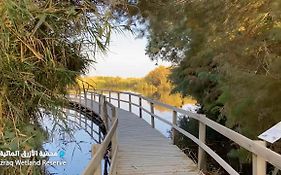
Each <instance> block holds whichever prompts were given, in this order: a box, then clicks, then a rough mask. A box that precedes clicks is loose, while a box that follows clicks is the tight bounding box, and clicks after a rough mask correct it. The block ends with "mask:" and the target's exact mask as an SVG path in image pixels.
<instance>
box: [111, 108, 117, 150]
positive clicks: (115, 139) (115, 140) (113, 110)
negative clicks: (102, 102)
mask: <svg viewBox="0 0 281 175" xmlns="http://www.w3.org/2000/svg"><path fill="white" fill-rule="evenodd" d="M115 120H117V117H116V108H115V107H114V108H112V124H113V123H114V122H115ZM116 145H117V131H115V132H114V134H113V137H112V153H114V152H115V147H116Z"/></svg>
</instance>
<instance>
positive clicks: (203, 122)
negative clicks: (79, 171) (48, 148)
mask: <svg viewBox="0 0 281 175" xmlns="http://www.w3.org/2000/svg"><path fill="white" fill-rule="evenodd" d="M86 93H88V94H90V96H91V99H92V100H93V98H94V100H96V96H98V97H99V101H100V103H103V100H102V98H100V97H104V98H106V99H108V102H106V104H107V105H110V106H111V107H112V108H113V109H115V108H114V107H113V106H112V105H111V101H113V100H115V101H117V107H118V108H120V107H121V103H127V104H129V109H128V111H129V112H132V106H136V107H137V108H139V114H138V115H139V117H141V118H142V114H143V112H146V113H148V114H149V115H150V117H151V126H152V127H153V128H154V127H155V121H154V120H155V118H157V119H158V120H160V121H162V122H164V123H166V124H168V125H169V126H171V128H172V130H173V132H172V139H173V141H174V138H175V137H174V136H175V132H176V131H178V132H179V133H181V134H183V135H185V136H186V137H188V138H189V139H191V140H192V141H193V142H195V143H196V144H197V145H198V146H199V151H198V167H199V169H202V168H204V166H205V165H206V162H205V161H206V159H205V153H208V154H209V155H210V156H211V157H212V158H213V159H214V160H216V161H217V162H218V163H219V164H220V165H221V166H222V167H223V168H224V169H225V170H226V171H227V172H228V173H229V174H231V175H238V174H239V173H238V172H237V171H235V170H234V169H233V168H232V167H231V166H230V165H229V164H228V163H227V162H226V161H224V160H223V159H222V158H221V157H220V156H219V155H218V154H217V153H216V152H214V151H213V150H212V149H211V148H210V147H209V146H208V145H206V144H205V139H206V127H209V128H212V129H213V130H215V131H217V132H219V133H220V134H222V135H224V136H225V137H227V138H229V139H230V140H232V141H233V142H235V143H236V144H238V145H240V146H241V147H243V148H245V149H246V150H248V151H249V152H251V153H252V154H253V174H254V175H265V174H266V172H265V171H266V168H265V167H266V162H268V163H270V164H272V165H273V166H275V167H276V168H278V169H281V155H280V154H278V153H276V152H274V151H272V150H270V149H268V148H266V147H265V145H262V144H263V143H264V142H262V144H260V143H259V142H257V141H254V140H251V139H249V138H247V137H245V136H243V135H241V134H239V133H237V132H235V131H233V130H231V129H229V128H227V127H225V126H223V125H221V124H219V123H217V122H215V121H213V120H210V119H209V118H207V117H206V116H205V115H202V114H197V113H192V112H189V111H185V110H183V109H179V108H176V107H174V106H171V105H167V104H164V103H162V102H159V101H156V100H153V99H150V98H147V97H144V96H142V95H140V94H135V93H130V92H120V91H112V90H95V91H94V90H89V91H87V92H86ZM105 93H106V94H107V97H105V96H104V95H100V94H105ZM113 93H115V94H117V98H116V97H115V98H114V97H112V94H113ZM120 95H126V96H128V98H127V99H128V100H124V99H122V98H121V97H120ZM86 96H87V94H86ZM132 97H135V98H138V104H136V103H133V102H132ZM144 100H145V101H147V102H148V103H149V104H150V110H148V109H145V108H144V107H143V105H142V102H143V101H144ZM104 101H106V100H105V99H104ZM154 105H158V106H161V107H164V108H167V109H169V110H172V111H173V120H172V122H170V121H167V120H165V119H163V118H161V117H159V116H157V115H156V114H155V113H154ZM100 106H101V107H102V105H100ZM100 111H106V110H101V109H100ZM178 114H182V115H185V116H188V117H190V118H193V119H195V120H198V121H199V137H198V138H197V137H195V136H193V135H192V134H190V133H188V132H187V131H185V130H183V129H182V128H180V127H179V126H178V125H177V119H178ZM113 118H114V117H113ZM115 118H116V119H115V121H114V122H113V124H112V125H111V127H110V128H111V129H110V131H109V132H108V134H107V136H106V138H105V140H104V141H103V143H102V145H103V146H102V147H101V148H100V149H99V150H98V152H97V153H96V155H95V157H94V159H92V160H91V167H88V168H87V171H88V170H91V172H92V171H93V170H94V169H95V168H96V167H97V164H98V163H97V162H99V161H100V160H101V158H102V155H103V154H104V152H105V150H106V147H107V146H108V144H109V142H110V140H111V139H112V136H113V135H114V133H115V130H116V126H117V121H118V120H117V117H115ZM115 147H116V148H115V153H114V155H115V156H116V154H117V151H116V150H117V145H116V146H115ZM113 165H114V164H113Z"/></svg>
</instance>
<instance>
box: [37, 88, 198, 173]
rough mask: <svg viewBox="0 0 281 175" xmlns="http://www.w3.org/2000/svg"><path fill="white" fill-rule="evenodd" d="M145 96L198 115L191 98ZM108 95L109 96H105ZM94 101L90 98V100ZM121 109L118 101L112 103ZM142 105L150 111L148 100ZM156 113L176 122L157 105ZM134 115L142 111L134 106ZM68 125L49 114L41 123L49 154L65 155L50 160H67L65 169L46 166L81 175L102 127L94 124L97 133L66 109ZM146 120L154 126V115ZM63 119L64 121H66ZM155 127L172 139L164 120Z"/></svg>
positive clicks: (52, 170)
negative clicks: (61, 153) (46, 136)
mask: <svg viewBox="0 0 281 175" xmlns="http://www.w3.org/2000/svg"><path fill="white" fill-rule="evenodd" d="M141 94H142V95H143V96H147V97H149V98H153V99H155V100H159V101H161V102H163V103H166V104H170V105H172V106H176V107H179V108H182V109H185V110H189V111H193V112H195V111H196V109H197V108H198V106H196V104H195V103H196V101H195V100H193V99H191V98H181V97H180V96H179V95H170V94H169V93H165V92H156V93H146V92H142V93H141ZM105 95H107V96H108V94H105ZM112 97H113V98H117V94H114V93H113V94H112ZM88 98H90V96H89V97H88ZM120 99H122V100H128V99H129V97H128V95H125V94H121V95H120ZM111 102H112V103H113V104H114V105H116V106H117V101H115V100H112V101H111ZM132 102H133V103H135V104H138V102H139V99H138V98H137V97H134V96H132ZM142 105H143V107H144V108H145V109H147V110H150V104H149V103H147V102H146V101H145V100H143V101H142ZM121 108H122V109H125V110H128V109H129V105H128V104H127V103H124V102H121ZM154 111H155V114H156V115H158V116H160V117H162V118H164V119H166V120H168V121H170V122H172V111H171V110H167V109H165V108H162V107H160V106H155V109H154ZM132 112H134V113H135V114H137V115H139V108H137V107H135V106H133V105H132ZM65 114H66V117H65V118H64V119H66V120H65V121H66V123H65V126H67V128H66V127H64V123H63V122H62V120H57V121H56V120H54V118H53V117H52V116H49V115H45V116H44V119H43V121H41V124H42V126H43V127H44V128H46V130H47V131H48V133H50V137H49V139H48V140H47V141H46V142H45V143H44V145H43V148H44V149H45V150H46V151H49V152H58V153H59V152H61V151H63V153H64V155H63V156H61V157H59V156H58V157H50V158H49V160H51V161H66V165H65V166H48V167H46V168H47V170H48V171H49V172H50V174H58V175H78V174H81V172H82V171H83V170H84V169H85V167H86V166H87V164H88V162H89V161H90V159H91V148H92V145H93V144H97V143H98V142H99V141H100V137H99V128H98V126H97V125H95V124H93V128H94V129H93V130H91V127H90V126H91V125H92V121H90V120H89V119H87V118H86V117H85V116H83V115H80V114H79V113H77V112H75V111H72V110H65ZM142 115H143V119H144V120H145V121H147V122H148V123H150V115H148V114H147V113H146V112H143V113H142ZM64 119H63V120H64ZM155 128H156V129H157V130H159V131H160V132H161V133H162V134H163V135H164V136H166V137H167V138H169V137H170V133H169V131H170V130H171V127H170V126H169V125H167V124H165V123H163V122H162V121H160V120H158V119H156V118H155Z"/></svg>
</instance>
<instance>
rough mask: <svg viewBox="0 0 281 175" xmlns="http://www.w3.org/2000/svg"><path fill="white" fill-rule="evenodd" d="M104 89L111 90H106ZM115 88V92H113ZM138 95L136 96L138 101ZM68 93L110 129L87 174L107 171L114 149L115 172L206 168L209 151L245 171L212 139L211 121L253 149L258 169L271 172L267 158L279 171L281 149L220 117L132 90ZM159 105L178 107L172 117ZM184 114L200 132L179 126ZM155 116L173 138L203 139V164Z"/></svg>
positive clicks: (188, 172)
mask: <svg viewBox="0 0 281 175" xmlns="http://www.w3.org/2000/svg"><path fill="white" fill-rule="evenodd" d="M104 92H106V94H105V95H104ZM114 93H115V96H113V95H114ZM121 95H123V97H122V96H121ZM116 96H117V97H116ZM132 97H134V98H135V101H134V102H133V101H132ZM68 98H69V100H70V101H72V102H73V106H74V107H77V106H78V109H79V110H80V111H81V112H86V113H87V112H89V111H90V113H91V114H93V112H94V113H96V114H95V116H98V120H99V121H102V122H101V123H102V127H103V128H105V130H106V131H107V134H106V136H105V138H104V140H103V141H102V143H101V144H99V145H94V147H93V150H92V152H93V158H92V159H91V160H90V162H89V164H88V165H87V167H86V168H85V170H84V172H83V173H82V174H83V175H101V172H102V171H101V166H102V163H101V160H102V159H103V157H104V155H105V154H107V153H108V152H109V153H110V154H109V155H110V160H111V166H110V172H109V175H116V174H118V175H195V174H203V173H201V171H200V170H202V169H203V170H204V169H205V166H206V163H207V162H206V153H207V154H209V155H210V156H211V157H212V158H213V159H214V160H215V161H216V162H217V163H218V164H219V165H221V167H222V168H223V169H224V170H225V171H226V172H228V173H229V174H230V175H239V173H238V172H237V171H236V170H235V169H234V168H233V167H231V166H230V165H229V164H228V163H227V162H226V161H225V160H223V159H222V158H221V157H220V156H219V155H218V154H217V153H216V152H215V151H214V150H212V149H211V148H210V147H209V146H208V145H207V144H206V142H205V141H206V132H207V130H206V129H207V127H208V128H211V129H213V130H215V131H216V132H219V133H221V134H222V135H224V136H225V137H227V138H229V139H230V140H232V141H233V142H235V143H236V144H237V145H239V146H241V147H242V148H244V149H246V150H247V151H249V152H250V153H251V154H252V156H253V157H252V164H253V166H252V170H253V175H266V165H267V163H270V164H272V165H273V166H274V167H275V170H274V172H278V169H280V170H281V155H280V154H278V153H276V152H274V151H272V150H270V149H269V148H266V146H265V142H262V141H256V140H251V139H249V138H247V137H245V136H243V135H241V134H239V133H237V132H235V131H233V130H231V129H229V128H227V127H225V126H222V125H220V124H219V123H216V122H215V121H213V120H211V119H209V118H207V117H206V116H205V115H202V114H196V113H192V112H189V111H185V110H183V109H180V108H176V107H174V106H170V105H167V104H164V103H161V102H159V101H156V100H153V99H149V98H147V97H144V96H142V95H140V94H134V93H130V92H120V91H111V90H100V92H96V91H84V93H81V92H79V93H78V94H76V96H74V95H72V96H69V97H68ZM136 99H137V100H136ZM111 101H115V102H116V103H117V105H116V106H114V105H113V104H112V103H111ZM143 101H146V103H148V104H149V109H147V108H148V107H147V106H146V107H144V106H143V105H142V103H143ZM121 103H122V104H128V110H127V111H126V110H124V109H121V106H122V105H121ZM155 105H158V106H161V107H163V108H166V109H168V110H170V111H172V115H173V118H172V122H171V121H167V120H165V119H163V118H162V117H161V116H158V115H156V114H155V113H154V106H155ZM133 106H134V107H136V108H137V109H138V115H136V114H134V113H132V107H133ZM79 107H80V108H79ZM76 109H77V108H76ZM83 110H84V111H83ZM143 113H147V114H148V115H150V119H151V120H150V124H149V123H147V122H146V121H145V120H143V119H142V115H143ZM179 115H184V116H188V117H190V118H192V119H194V120H197V121H198V123H199V126H198V127H199V131H198V137H195V136H194V135H192V134H191V133H188V132H187V131H185V130H184V129H182V128H180V127H179V126H178V122H177V121H178V116H179ZM155 118H157V119H158V120H160V121H162V122H164V123H166V124H167V125H169V126H171V128H172V137H173V140H174V139H175V137H174V136H175V133H176V132H179V133H181V134H183V135H184V136H186V137H187V138H189V139H190V140H192V141H193V142H194V143H196V144H197V145H198V157H197V158H198V161H197V165H196V164H195V163H194V162H193V161H191V160H190V159H189V158H188V157H187V156H186V155H185V154H184V153H183V152H182V151H181V150H180V149H179V148H178V147H177V146H175V145H173V144H172V143H171V140H169V139H168V138H165V137H164V136H163V135H162V134H161V133H160V132H159V131H157V130H156V129H154V128H155ZM95 146H96V148H95ZM108 148H111V149H108ZM107 155H108V154H107Z"/></svg>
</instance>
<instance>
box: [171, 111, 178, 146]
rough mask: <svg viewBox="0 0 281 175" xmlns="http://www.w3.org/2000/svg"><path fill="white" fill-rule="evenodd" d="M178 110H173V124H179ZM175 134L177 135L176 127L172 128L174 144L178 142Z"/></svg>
mask: <svg viewBox="0 0 281 175" xmlns="http://www.w3.org/2000/svg"><path fill="white" fill-rule="evenodd" d="M177 115H178V114H177V111H173V125H177ZM175 136H176V129H175V128H173V129H172V141H173V144H175V143H176V139H175Z"/></svg>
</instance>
